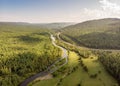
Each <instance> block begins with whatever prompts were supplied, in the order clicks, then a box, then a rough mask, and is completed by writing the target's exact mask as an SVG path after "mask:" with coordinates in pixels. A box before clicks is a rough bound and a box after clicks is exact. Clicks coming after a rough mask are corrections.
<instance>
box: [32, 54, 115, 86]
mask: <svg viewBox="0 0 120 86" xmlns="http://www.w3.org/2000/svg"><path fill="white" fill-rule="evenodd" d="M79 58H80V57H79V56H78V55H77V54H76V53H75V52H70V53H69V62H68V64H67V65H66V66H67V67H68V68H69V69H67V70H69V71H67V72H70V70H72V68H74V67H76V66H77V68H76V69H75V70H73V72H71V73H70V74H67V75H66V73H64V74H60V75H58V76H57V77H55V78H54V77H53V78H52V79H49V80H44V81H38V82H36V83H35V84H33V85H32V86H43V85H44V86H114V85H116V86H117V82H116V80H115V79H114V78H113V77H111V76H110V75H109V74H108V73H107V72H106V70H105V69H104V67H103V65H102V64H101V63H100V62H99V61H98V60H97V57H96V56H94V55H93V56H91V57H89V58H82V61H83V64H84V65H85V66H87V68H88V71H85V70H84V68H83V66H81V65H80V63H79ZM94 75H96V76H95V77H92V76H94ZM58 83H59V84H58Z"/></svg>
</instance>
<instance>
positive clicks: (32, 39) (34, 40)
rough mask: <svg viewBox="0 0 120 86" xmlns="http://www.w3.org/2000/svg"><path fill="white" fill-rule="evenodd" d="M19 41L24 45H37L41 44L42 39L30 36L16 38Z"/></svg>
mask: <svg viewBox="0 0 120 86" xmlns="http://www.w3.org/2000/svg"><path fill="white" fill-rule="evenodd" d="M17 38H19V40H20V41H23V42H25V43H37V42H41V41H42V40H43V39H40V38H36V37H31V36H18V37H17Z"/></svg>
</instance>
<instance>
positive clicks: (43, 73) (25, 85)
mask: <svg viewBox="0 0 120 86" xmlns="http://www.w3.org/2000/svg"><path fill="white" fill-rule="evenodd" d="M50 38H51V41H52V44H53V45H54V46H55V47H58V48H60V49H61V50H62V56H61V57H62V58H61V59H66V62H65V63H64V64H63V65H61V66H60V67H62V66H64V65H65V64H66V63H67V62H68V59H67V58H68V54H67V50H66V49H65V48H63V47H61V46H58V45H57V44H56V43H55V37H54V36H53V35H52V34H51V35H50ZM61 59H59V60H57V61H56V62H55V63H54V64H52V65H51V66H49V67H48V68H47V69H46V70H45V71H42V72H40V73H38V74H36V75H33V76H31V77H30V78H28V79H26V80H25V81H23V82H22V83H21V84H20V85H19V86H27V85H28V84H29V83H30V82H32V81H33V80H35V79H36V78H39V77H44V76H46V75H48V74H50V73H53V72H55V71H56V70H58V69H59V68H60V67H59V68H56V69H55V70H52V71H51V70H50V68H51V67H52V66H55V64H56V63H57V62H59V61H60V60H61ZM48 70H49V71H48Z"/></svg>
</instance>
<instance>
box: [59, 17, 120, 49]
mask: <svg viewBox="0 0 120 86" xmlns="http://www.w3.org/2000/svg"><path fill="white" fill-rule="evenodd" d="M60 37H61V38H62V39H63V40H65V41H68V42H70V43H74V42H75V43H76V44H77V45H80V46H86V47H89V48H101V49H120V46H119V45H120V19H101V20H93V21H87V22H83V23H80V24H76V25H72V26H68V27H66V28H64V29H62V30H61V35H60Z"/></svg>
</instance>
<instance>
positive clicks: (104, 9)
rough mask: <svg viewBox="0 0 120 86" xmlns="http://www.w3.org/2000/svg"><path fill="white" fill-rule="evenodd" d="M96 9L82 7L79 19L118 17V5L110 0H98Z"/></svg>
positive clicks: (119, 15)
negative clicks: (98, 4) (98, 5)
mask: <svg viewBox="0 0 120 86" xmlns="http://www.w3.org/2000/svg"><path fill="white" fill-rule="evenodd" d="M99 3H100V7H99V8H98V9H90V8H84V9H83V12H82V13H81V15H82V17H81V19H82V20H83V21H84V20H87V19H88V20H91V19H100V18H114V17H115V18H120V6H119V5H117V4H116V3H113V2H111V1H110V0H99Z"/></svg>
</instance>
